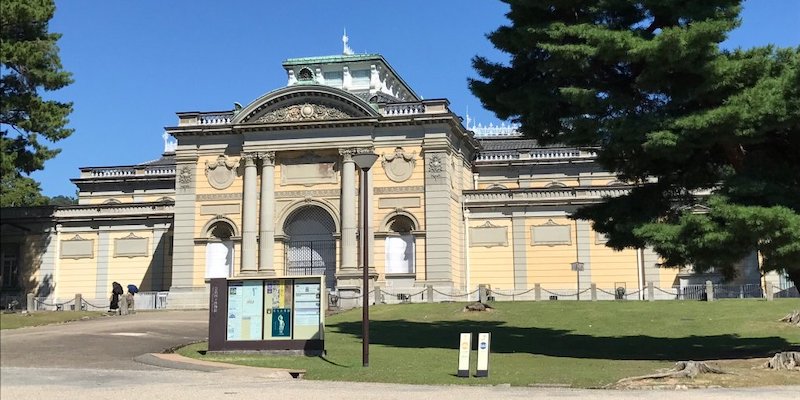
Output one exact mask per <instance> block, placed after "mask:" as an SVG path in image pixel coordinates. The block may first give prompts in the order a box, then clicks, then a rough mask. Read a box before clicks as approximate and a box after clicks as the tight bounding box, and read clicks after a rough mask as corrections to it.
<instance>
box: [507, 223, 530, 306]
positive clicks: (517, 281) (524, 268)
mask: <svg viewBox="0 0 800 400" xmlns="http://www.w3.org/2000/svg"><path fill="white" fill-rule="evenodd" d="M511 237H512V246H513V249H514V250H513V252H514V290H525V289H527V288H528V261H527V260H528V255H527V251H528V242H527V241H526V240H525V214H524V213H522V212H514V213H512V214H511Z"/></svg>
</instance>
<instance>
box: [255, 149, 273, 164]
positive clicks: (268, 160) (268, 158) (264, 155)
mask: <svg viewBox="0 0 800 400" xmlns="http://www.w3.org/2000/svg"><path fill="white" fill-rule="evenodd" d="M256 156H257V157H258V158H260V159H261V163H262V165H263V166H267V165H275V152H274V151H259V152H258V153H256Z"/></svg>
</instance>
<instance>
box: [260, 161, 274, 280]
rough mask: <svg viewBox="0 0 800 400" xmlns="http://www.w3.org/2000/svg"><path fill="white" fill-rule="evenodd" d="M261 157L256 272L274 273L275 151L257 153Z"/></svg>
mask: <svg viewBox="0 0 800 400" xmlns="http://www.w3.org/2000/svg"><path fill="white" fill-rule="evenodd" d="M258 157H259V158H260V159H261V201H260V205H261V210H260V211H261V215H260V216H259V229H258V256H259V257H258V272H260V273H262V274H265V275H275V267H274V260H273V257H274V253H275V152H274V151H268V152H263V153H259V154H258Z"/></svg>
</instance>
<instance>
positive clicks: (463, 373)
mask: <svg viewBox="0 0 800 400" xmlns="http://www.w3.org/2000/svg"><path fill="white" fill-rule="evenodd" d="M470 353H472V333H462V334H461V340H460V341H459V344H458V374H457V376H458V377H460V378H468V377H469V356H470Z"/></svg>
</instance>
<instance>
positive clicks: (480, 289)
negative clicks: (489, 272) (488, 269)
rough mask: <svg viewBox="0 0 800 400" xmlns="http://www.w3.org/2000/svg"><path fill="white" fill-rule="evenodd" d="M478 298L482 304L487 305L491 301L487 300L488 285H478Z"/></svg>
mask: <svg viewBox="0 0 800 400" xmlns="http://www.w3.org/2000/svg"><path fill="white" fill-rule="evenodd" d="M478 296H479V297H478V301H480V302H481V304H486V302H487V301H489V300H488V299H487V298H486V297H487V295H486V285H478Z"/></svg>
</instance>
